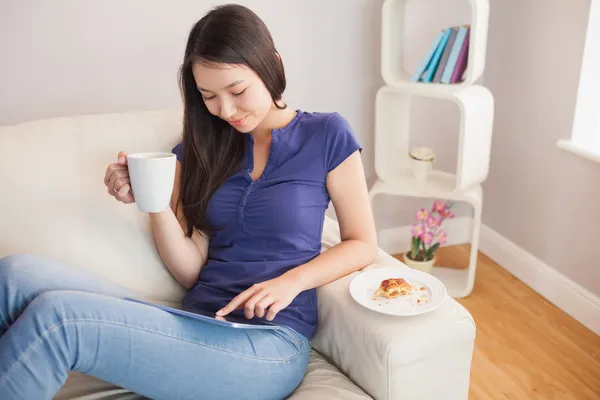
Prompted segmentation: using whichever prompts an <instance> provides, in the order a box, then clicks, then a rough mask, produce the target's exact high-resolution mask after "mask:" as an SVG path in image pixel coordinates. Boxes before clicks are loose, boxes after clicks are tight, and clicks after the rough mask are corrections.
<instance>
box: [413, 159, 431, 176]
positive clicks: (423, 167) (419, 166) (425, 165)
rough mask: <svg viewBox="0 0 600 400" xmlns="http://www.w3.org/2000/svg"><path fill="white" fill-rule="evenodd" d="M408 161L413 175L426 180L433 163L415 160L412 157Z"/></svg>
mask: <svg viewBox="0 0 600 400" xmlns="http://www.w3.org/2000/svg"><path fill="white" fill-rule="evenodd" d="M410 163H411V169H412V173H413V176H414V177H415V179H416V180H418V181H424V180H426V179H427V177H428V176H429V172H431V170H432V169H433V163H432V162H431V161H423V160H415V159H414V158H412V159H411V160H410Z"/></svg>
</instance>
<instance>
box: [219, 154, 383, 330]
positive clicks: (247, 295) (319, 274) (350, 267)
mask: <svg viewBox="0 0 600 400" xmlns="http://www.w3.org/2000/svg"><path fill="white" fill-rule="evenodd" d="M326 185H327V190H328V191H329V196H330V197H331V201H332V203H333V206H334V207H335V211H336V214H337V217H338V223H339V225H340V234H341V239H342V241H341V242H340V243H338V244H337V245H335V246H333V247H331V248H330V249H329V250H327V251H326V252H324V253H322V254H320V255H319V256H317V257H315V258H314V259H313V260H311V261H310V262H308V263H306V264H303V265H300V266H298V267H296V268H294V269H292V270H290V271H288V272H286V273H285V274H283V275H281V276H279V277H277V278H275V279H271V280H268V281H266V282H261V283H258V284H255V285H253V286H252V287H250V288H249V289H247V290H245V291H244V292H242V293H240V294H239V295H238V296H236V297H235V298H234V299H233V300H231V302H229V304H228V305H227V306H225V307H223V309H222V310H220V311H219V312H217V315H227V314H229V313H230V312H232V311H234V310H236V309H238V308H241V307H244V314H245V316H246V318H248V319H251V318H253V317H254V315H256V316H257V317H259V318H262V317H263V316H265V312H266V310H267V308H268V310H269V311H268V312H267V313H266V319H267V320H269V321H270V320H272V319H273V318H274V317H275V315H276V314H277V313H278V312H279V311H281V310H282V309H284V308H285V307H287V306H288V305H289V304H290V303H291V302H292V300H294V298H295V297H296V296H297V295H298V294H300V292H302V291H304V290H308V289H312V288H315V287H319V286H322V285H324V284H327V283H329V282H332V281H335V280H336V279H339V278H341V277H343V276H345V275H348V274H350V273H352V272H354V271H357V270H359V269H361V268H363V267H365V266H367V265H369V264H370V263H372V262H373V261H374V260H375V258H376V257H377V251H378V247H377V234H376V231H375V222H374V221H373V214H372V212H371V205H370V202H369V194H368V190H367V183H366V180H365V174H364V170H363V165H362V161H361V158H360V153H359V152H358V151H356V152H355V153H353V154H352V155H351V156H350V157H348V158H347V159H346V160H344V161H343V162H342V163H341V164H340V165H339V166H337V167H336V168H335V169H334V170H333V171H331V172H330V173H329V174H328V176H327V182H326Z"/></svg>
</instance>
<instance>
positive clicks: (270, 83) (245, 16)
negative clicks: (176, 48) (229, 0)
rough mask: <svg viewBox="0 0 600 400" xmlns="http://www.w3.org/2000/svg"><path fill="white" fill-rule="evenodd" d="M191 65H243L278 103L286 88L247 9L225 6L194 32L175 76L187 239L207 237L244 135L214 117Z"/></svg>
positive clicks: (267, 37)
mask: <svg viewBox="0 0 600 400" xmlns="http://www.w3.org/2000/svg"><path fill="white" fill-rule="evenodd" d="M195 63H205V64H208V65H210V64H213V63H224V64H243V65H246V66H248V67H249V68H251V69H253V70H254V71H255V72H256V74H257V75H258V76H259V77H260V78H261V79H262V81H263V82H264V84H265V86H266V88H267V90H268V91H269V93H270V94H271V98H272V99H273V103H274V104H275V105H276V106H277V107H278V108H285V106H283V107H282V106H280V105H278V104H277V102H278V101H280V100H281V96H282V94H283V91H284V90H285V87H286V80H285V73H284V68H283V63H282V62H281V60H280V58H279V57H278V53H277V50H276V48H275V44H274V43H273V38H272V37H271V34H270V32H269V30H268V29H267V27H266V25H265V24H264V23H263V21H262V20H261V19H260V18H259V17H258V16H257V15H256V14H255V13H254V12H253V11H251V10H249V9H248V8H246V7H243V6H240V5H236V4H228V5H222V6H218V7H215V8H213V9H212V10H211V11H210V12H208V13H207V14H206V15H205V16H204V17H203V18H202V19H201V20H200V21H198V22H197V23H196V24H195V25H194V27H193V28H192V30H191V32H190V34H189V38H188V42H187V46H186V48H185V57H184V60H183V64H182V65H181V69H180V71H179V81H180V87H181V92H182V97H183V101H184V115H183V160H182V169H181V182H180V202H181V206H182V210H183V215H184V217H185V218H186V219H187V225H188V229H187V234H188V236H190V237H191V235H192V233H193V230H194V228H195V229H197V230H199V231H200V232H202V233H204V234H206V235H210V234H212V233H214V231H215V229H216V227H211V226H210V225H209V223H208V219H207V216H206V209H207V207H208V202H209V200H210V198H211V197H212V195H213V194H214V192H215V191H216V190H217V189H218V188H219V186H221V185H222V184H223V183H224V182H225V181H226V180H227V179H228V178H229V177H230V176H231V175H233V174H234V173H236V172H237V171H239V168H240V167H241V165H242V162H243V160H244V154H245V150H246V146H247V140H248V138H247V135H244V134H242V133H240V132H238V131H236V130H235V129H234V128H233V127H231V125H229V124H228V123H227V122H226V121H223V120H222V119H221V118H219V117H216V116H214V115H212V114H211V113H210V112H209V111H208V109H207V108H206V105H205V104H204V101H203V99H202V95H201V94H200V92H199V91H198V89H197V87H196V82H195V81H194V76H193V74H192V66H193V65H194V64H195Z"/></svg>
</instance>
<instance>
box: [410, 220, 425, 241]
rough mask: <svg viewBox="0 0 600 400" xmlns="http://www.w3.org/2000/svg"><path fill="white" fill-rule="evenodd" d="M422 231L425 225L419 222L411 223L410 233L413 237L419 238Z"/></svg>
mask: <svg viewBox="0 0 600 400" xmlns="http://www.w3.org/2000/svg"><path fill="white" fill-rule="evenodd" d="M424 232H425V226H424V225H423V224H419V223H416V224H413V226H412V235H413V236H414V237H418V238H420V237H421V235H422V234H423V233H424Z"/></svg>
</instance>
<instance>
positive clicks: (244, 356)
mask: <svg viewBox="0 0 600 400" xmlns="http://www.w3.org/2000/svg"><path fill="white" fill-rule="evenodd" d="M71 322H87V323H97V324H108V325H118V326H124V327H126V328H129V329H135V330H138V331H143V332H149V333H153V334H155V335H160V336H164V337H167V338H170V339H174V340H179V341H182V342H186V343H191V344H194V345H196V346H201V347H205V348H209V349H211V350H216V351H220V352H223V353H229V354H233V355H236V356H238V357H243V358H248V359H252V360H255V361H265V362H279V363H288V362H289V361H292V360H294V359H296V358H298V357H299V356H300V355H301V353H302V350H298V351H297V352H296V353H295V354H293V355H292V356H291V357H287V358H282V359H279V358H263V357H253V356H249V355H246V354H242V353H238V352H234V351H230V350H226V349H222V348H218V347H214V346H209V345H207V344H203V343H198V342H195V341H192V340H188V339H183V338H180V337H177V336H172V335H167V334H164V333H162V332H157V331H153V330H150V329H145V328H139V327H134V326H130V325H127V324H122V323H119V322H107V321H99V320H94V319H71V320H64V321H61V322H58V323H56V324H54V325H52V326H51V327H49V328H48V329H46V330H45V331H44V332H43V333H42V334H41V335H40V336H39V337H38V338H37V339H36V340H35V341H34V342H33V343H32V344H31V345H30V346H29V347H28V348H27V350H25V352H24V353H23V354H21V355H20V356H19V357H18V358H17V360H15V362H14V363H13V364H12V365H11V366H10V368H8V369H7V370H6V372H5V373H4V375H3V376H2V377H0V384H1V383H2V381H3V380H4V378H5V377H6V376H8V374H9V372H10V371H12V369H13V368H14V367H15V365H17V364H18V363H19V362H22V361H23V359H24V358H25V357H26V356H28V355H29V354H30V353H31V351H32V350H33V349H34V348H35V346H37V345H38V344H39V343H41V341H42V339H43V338H45V337H47V336H49V335H50V334H51V333H53V332H54V331H55V330H56V329H57V328H59V327H60V326H63V325H67V324H68V323H71Z"/></svg>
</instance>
